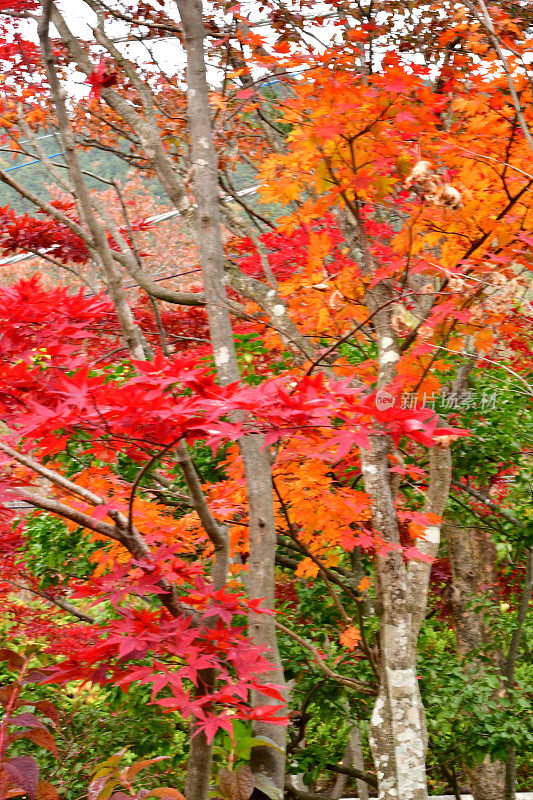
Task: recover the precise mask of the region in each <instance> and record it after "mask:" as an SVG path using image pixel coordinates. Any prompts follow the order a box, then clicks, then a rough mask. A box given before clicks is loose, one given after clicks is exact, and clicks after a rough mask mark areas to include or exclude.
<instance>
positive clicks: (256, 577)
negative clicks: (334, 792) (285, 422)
mask: <svg viewBox="0 0 533 800" xmlns="http://www.w3.org/2000/svg"><path fill="white" fill-rule="evenodd" d="M177 6H178V10H179V13H180V17H181V22H182V26H183V31H184V34H185V48H186V53H187V115H188V121H189V130H190V135H191V142H192V159H193V171H194V195H195V200H196V203H197V206H198V223H197V225H198V230H197V233H198V243H199V249H200V263H201V268H202V277H203V282H204V288H205V297H206V305H207V313H208V318H209V329H210V334H211V341H212V344H213V351H214V358H215V364H216V367H217V372H218V376H219V378H220V380H221V382H222V383H230V382H233V381H238V380H239V379H240V371H239V366H238V363H237V357H236V353H235V347H234V341H233V331H232V326H231V319H230V314H229V311H228V299H227V296H226V289H225V282H224V249H223V242H222V224H221V218H220V209H219V189H218V159H217V154H216V151H215V146H214V141H213V133H212V126H211V115H210V107H209V88H208V85H207V79H206V69H205V59H204V36H205V29H204V23H203V17H202V4H201V2H200V0H177ZM239 446H240V451H241V456H242V459H243V463H244V469H245V475H246V486H247V495H248V509H249V526H250V575H251V580H250V581H249V584H250V595H251V597H252V598H253V599H257V598H264V606H265V607H266V608H273V607H274V564H275V561H274V559H275V547H276V528H275V521H274V507H273V496H272V476H271V466H270V460H269V456H268V452H267V451H265V450H263V441H262V438H261V437H259V436H247V437H244V438H243V439H242V440H241V441H240V443H239ZM250 635H251V637H252V640H253V641H254V643H255V644H258V645H265V646H266V647H268V648H269V650H270V653H269V658H270V660H271V662H272V671H271V672H270V673H268V674H266V675H264V677H263V679H264V680H265V682H274V683H277V684H278V685H279V686H280V687H283V686H284V683H285V681H284V676H283V670H282V667H281V660H280V657H279V652H278V647H277V639H276V629H275V620H274V617H273V616H270V615H265V614H261V615H259V614H258V615H254V616H253V617H252V619H251V621H250ZM252 701H253V703H254V705H259V704H261V705H266V704H269V703H272V702H273V701H272V700H271V699H269V698H267V697H266V696H264V695H261V694H260V693H256V695H255V696H254V697H253V698H252ZM254 732H255V734H256V735H268V736H269V737H270V738H271V739H274V741H275V742H276V744H277V745H278V746H279V747H280V748H281V749H282V750H284V749H285V740H286V727H285V726H284V725H266V724H265V723H262V722H257V723H255V725H254ZM195 757H198V758H200V759H201V763H202V767H203V769H204V771H207V772H208V771H209V764H210V752H208V751H207V748H204V752H203V753H198V754H195ZM191 769H196V767H193V766H191ZM252 769H253V771H254V774H256V776H257V778H256V780H258V781H260V780H261V778H260V777H259V776H263V779H265V780H267V781H270V782H271V783H272V784H273V785H274V787H275V788H276V789H277V790H278V792H279V793H280V794H281V793H282V792H283V787H284V781H285V756H284V753H283V752H280V751H279V750H276V749H274V748H267V747H255V748H253V750H252ZM191 782H192V779H191ZM191 782H189V781H188V786H189V794H188V795H187V800H202V798H205V797H206V794H200V793H199V792H193V789H192V786H191V785H190V783H191ZM202 791H203V789H202Z"/></svg>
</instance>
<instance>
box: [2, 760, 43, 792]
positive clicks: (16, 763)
mask: <svg viewBox="0 0 533 800" xmlns="http://www.w3.org/2000/svg"><path fill="white" fill-rule="evenodd" d="M3 767H4V769H5V771H6V772H7V773H8V775H9V777H10V778H11V780H12V781H13V783H14V784H15V786H16V787H17V789H23V790H24V791H25V792H26V794H28V795H29V796H30V797H31V798H32V800H34V798H35V797H36V795H37V784H38V783H39V766H38V764H37V762H36V761H35V759H33V758H32V757H31V756H15V758H10V759H9V761H4V764H3Z"/></svg>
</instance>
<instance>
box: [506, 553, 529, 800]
mask: <svg viewBox="0 0 533 800" xmlns="http://www.w3.org/2000/svg"><path fill="white" fill-rule="evenodd" d="M532 589H533V547H530V548H529V550H528V551H527V562H526V576H525V579H524V583H523V588H522V597H521V599H520V605H519V607H518V619H517V621H516V628H515V629H514V631H513V635H512V637H511V643H510V645H509V652H508V653H507V658H506V659H505V666H504V670H503V676H504V678H505V681H506V687H505V692H506V694H507V696H508V697H511V696H512V693H513V689H514V672H515V666H516V659H517V657H518V650H519V647H520V640H521V638H522V634H523V632H524V622H525V621H526V617H527V612H528V609H529V604H530V602H531V590H532ZM515 798H516V751H515V749H514V747H508V748H507V763H506V765H505V800H515Z"/></svg>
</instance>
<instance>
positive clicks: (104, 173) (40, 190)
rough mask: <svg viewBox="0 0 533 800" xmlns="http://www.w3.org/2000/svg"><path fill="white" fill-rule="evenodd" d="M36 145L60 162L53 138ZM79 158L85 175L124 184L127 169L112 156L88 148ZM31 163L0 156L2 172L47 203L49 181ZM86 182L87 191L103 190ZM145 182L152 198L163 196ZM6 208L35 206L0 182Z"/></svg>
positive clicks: (25, 209) (28, 210)
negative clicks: (6, 172)
mask: <svg viewBox="0 0 533 800" xmlns="http://www.w3.org/2000/svg"><path fill="white" fill-rule="evenodd" d="M40 144H41V146H42V147H43V149H44V151H45V152H46V154H47V155H48V156H53V158H52V159H51V160H52V161H54V162H55V163H58V164H62V163H64V159H63V156H62V155H61V154H60V153H59V154H58V151H59V150H60V147H59V145H58V143H57V141H56V139H55V138H54V137H52V136H51V137H50V138H47V139H41V140H40ZM79 158H80V163H81V166H82V169H86V170H87V171H88V172H92V173H94V174H96V175H99V176H100V177H102V178H104V179H106V180H110V179H115V180H118V181H119V182H120V183H125V182H126V179H127V178H126V176H127V174H128V170H129V167H128V165H127V164H126V163H125V162H124V161H122V159H120V158H119V157H118V156H116V155H114V154H113V153H108V152H106V151H104V150H98V149H96V148H91V149H90V150H86V151H79ZM31 161H32V159H30V158H27V157H22V156H17V157H16V158H15V159H11V158H9V155H8V154H7V153H2V154H0V166H1V167H2V169H4V170H10V175H11V176H12V177H13V178H15V179H16V180H17V181H18V182H19V183H21V184H22V185H23V186H24V187H25V188H27V189H30V190H31V191H32V192H34V193H35V194H37V195H38V196H39V197H41V198H43V199H44V200H49V199H50V191H49V188H50V186H52V185H53V181H52V179H51V177H50V175H49V174H48V173H47V171H46V170H45V169H44V168H43V167H42V166H41V165H40V164H38V163H30V162H31ZM23 165H24V166H23ZM13 167H15V169H13ZM65 173H66V170H65ZM87 183H88V185H89V187H90V188H91V189H99V190H103V189H105V188H106V186H105V185H104V184H102V183H101V182H100V181H98V180H96V179H94V178H87ZM149 183H150V184H151V187H150V188H151V189H152V186H153V191H152V194H153V196H154V197H160V196H162V195H163V191H162V189H161V187H160V185H159V182H158V181H157V180H155V179H154V180H152V181H150V182H149ZM6 205H10V206H11V207H12V208H14V209H15V210H16V211H18V212H19V213H29V214H33V213H35V207H34V206H33V205H32V204H31V203H30V202H29V201H27V200H24V199H23V198H21V197H20V195H19V194H18V193H17V192H16V191H14V190H13V189H11V188H10V187H9V186H6V185H5V184H3V183H0V207H4V206H6Z"/></svg>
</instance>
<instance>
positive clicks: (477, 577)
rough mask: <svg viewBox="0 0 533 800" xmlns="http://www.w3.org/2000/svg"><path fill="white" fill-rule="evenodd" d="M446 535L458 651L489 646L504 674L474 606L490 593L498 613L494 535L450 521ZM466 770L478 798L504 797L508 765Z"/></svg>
mask: <svg viewBox="0 0 533 800" xmlns="http://www.w3.org/2000/svg"><path fill="white" fill-rule="evenodd" d="M444 535H445V537H446V541H447V544H448V550H449V558H450V564H451V569H452V594H451V602H450V607H451V614H452V623H453V627H454V631H455V635H456V638H457V650H458V653H459V654H460V655H461V656H463V657H465V658H467V657H468V655H469V654H470V653H471V652H472V651H474V650H476V649H477V648H480V647H487V646H488V647H489V648H491V660H492V663H493V665H494V667H495V670H496V671H497V672H498V673H500V672H501V668H502V663H503V653H502V652H501V650H499V649H495V648H494V647H493V641H492V635H491V631H490V628H489V626H488V625H487V623H486V621H485V614H481V613H479V610H478V609H476V608H475V606H472V603H473V601H475V600H476V598H479V597H480V596H483V595H484V596H487V594H488V597H489V599H490V600H491V601H492V602H493V604H494V605H495V613H496V606H497V603H498V592H497V576H496V548H495V547H494V544H493V543H492V542H491V541H490V536H489V535H488V534H487V533H486V532H485V531H482V530H478V529H476V528H463V527H459V526H457V525H452V524H446V525H445V526H444ZM503 690H504V686H503V682H502V684H501V686H500V687H499V688H498V689H496V690H495V696H498V695H501V694H502V692H503ZM466 772H467V775H468V779H469V781H470V785H471V791H472V794H473V795H474V799H475V800H499V799H500V798H502V797H503V796H504V782H505V766H504V764H502V763H501V762H491V761H490V760H489V758H488V757H487V758H486V759H485V760H484V761H483V762H482V763H481V764H476V765H474V766H472V767H469V768H468V769H467V770H466Z"/></svg>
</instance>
